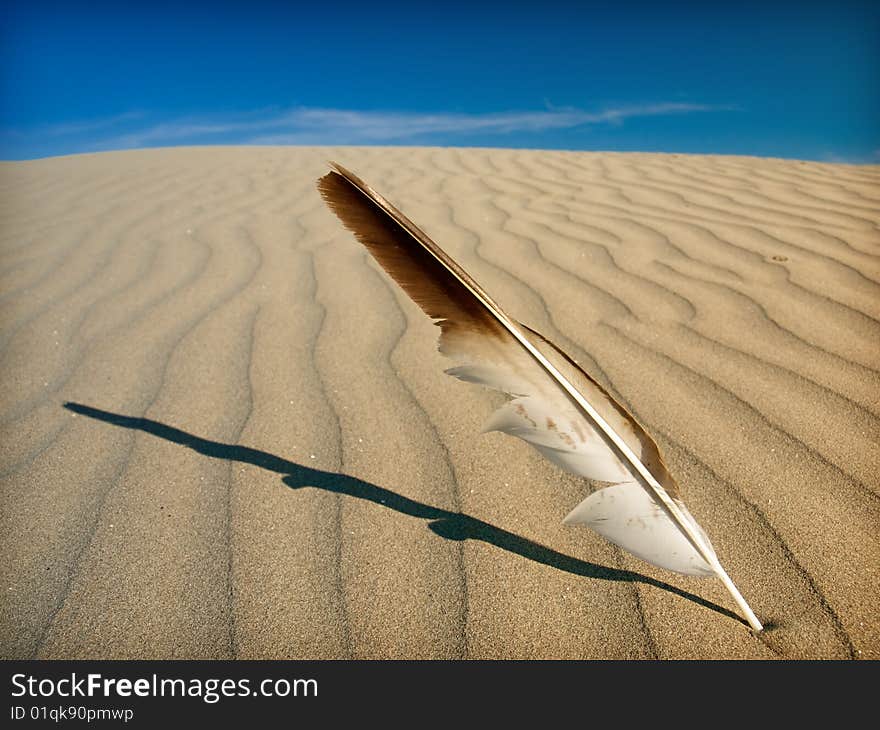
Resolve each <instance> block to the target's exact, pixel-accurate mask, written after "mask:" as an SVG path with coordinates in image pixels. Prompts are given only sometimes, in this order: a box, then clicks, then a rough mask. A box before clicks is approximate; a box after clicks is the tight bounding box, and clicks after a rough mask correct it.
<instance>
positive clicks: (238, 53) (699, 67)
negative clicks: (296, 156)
mask: <svg viewBox="0 0 880 730" xmlns="http://www.w3.org/2000/svg"><path fill="white" fill-rule="evenodd" d="M415 5H417V3H415V2H411V3H382V2H378V0H377V1H376V2H359V3H350V2H345V1H342V2H323V3H322V2H316V1H315V0H310V1H309V2H287V3H281V2H260V0H252V1H251V2H235V3H233V2H226V3H224V2H222V0H217V2H214V3H210V4H208V3H196V2H189V3H187V2H185V0H179V1H178V2H176V3H168V2H164V1H163V0H154V2H151V3H140V2H136V1H133V2H130V3H125V2H123V1H121V0H118V1H117V2H114V3H103V2H101V1H100V0H98V1H95V2H80V3H76V2H74V0H68V2H41V0H31V1H30V2H9V1H7V2H6V3H4V4H3V6H2V10H0V13H2V15H0V84H2V86H0V101H2V106H0V158H2V159H29V158H35V157H45V156H50V155H62V154H73V153H78V152H91V151H99V150H113V149H126V148H132V147H161V146H172V145H191V144H334V145H335V144H339V145H341V144H395V145H396V144H408V145H442V146H449V145H452V146H490V147H525V148H546V149H574V150H620V151H660V152H698V153H717V154H741V155H760V156H773V157H790V158H799V159H812V160H823V161H844V162H873V163H880V2H847V1H846V0H838V1H837V2H824V3H819V2H810V1H809V0H800V2H773V1H772V0H765V2H763V3H751V2H749V0H743V1H741V2H736V3H733V2H732V3H729V4H720V3H713V2H708V1H706V2H687V3H685V2H679V3H676V2H655V3H647V2H626V1H625V0H621V1H620V2H616V3H603V4H599V3H590V2H573V1H572V2H553V0H543V1H540V2H539V1H538V0H534V1H533V2H528V3H517V2H516V0H509V2H506V3H492V2H479V0H471V2H459V1H458V0H447V2H442V3H441V2H438V3H431V4H421V5H420V7H412V6H415ZM77 6H79V7H77Z"/></svg>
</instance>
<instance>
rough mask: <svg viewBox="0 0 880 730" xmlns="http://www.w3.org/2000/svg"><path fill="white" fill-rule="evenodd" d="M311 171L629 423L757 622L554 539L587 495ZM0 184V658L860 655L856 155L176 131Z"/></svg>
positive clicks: (870, 583)
mask: <svg viewBox="0 0 880 730" xmlns="http://www.w3.org/2000/svg"><path fill="white" fill-rule="evenodd" d="M328 159H335V160H338V161H339V162H341V163H342V164H344V165H346V166H348V167H350V168H351V169H353V170H355V171H356V172H358V173H359V174H360V175H362V176H363V177H364V178H365V179H366V180H367V181H369V182H370V183H371V184H372V185H373V186H374V187H375V188H376V189H377V190H379V191H380V192H382V193H383V194H385V195H386V196H387V197H389V198H390V199H391V200H393V201H395V202H396V203H397V204H398V205H399V206H400V207H401V208H402V209H403V210H404V211H406V212H407V214H409V215H410V216H411V217H412V218H413V219H414V220H415V221H417V222H418V223H419V224H420V225H422V226H423V227H424V228H425V229H426V230H427V231H428V232H429V234H431V235H432V236H433V237H434V238H435V239H436V240H437V241H438V242H439V243H440V244H441V245H442V246H444V247H445V248H446V249H447V251H449V253H450V254H451V255H452V256H453V257H455V258H456V259H458V260H459V261H460V262H461V263H462V264H463V265H464V266H465V268H467V269H468V270H469V271H470V272H471V273H472V274H473V275H474V276H475V277H476V278H477V280H478V281H480V282H481V283H482V284H483V286H484V287H485V288H486V289H487V290H488V291H489V292H491V293H492V294H493V296H494V297H495V298H496V299H497V300H498V301H499V302H500V303H501V304H502V305H503V306H504V307H505V308H506V309H507V310H508V311H509V312H510V313H511V314H512V315H513V316H515V317H516V318H518V319H520V320H521V321H524V322H526V323H528V324H530V325H531V326H533V327H535V328H536V329H538V330H540V331H542V332H543V333H544V334H545V335H547V336H548V337H550V338H551V339H553V340H554V341H556V342H557V343H558V344H560V345H561V346H562V347H564V348H565V349H567V350H568V351H569V352H570V353H571V354H572V356H574V357H575V358H576V359H578V360H579V362H580V363H581V364H582V365H583V366H584V367H585V368H586V369H588V370H589V371H590V372H592V373H593V374H594V375H595V377H597V378H598V379H599V380H600V381H601V382H603V384H605V385H606V386H607V387H608V388H609V389H610V390H611V391H612V392H613V393H615V394H616V395H617V396H619V398H620V399H621V400H622V401H623V402H624V403H626V404H627V405H628V406H629V407H630V408H631V410H632V411H633V412H634V413H635V414H636V416H637V417H638V418H639V420H641V421H642V423H644V424H645V426H646V427H647V428H648V430H649V431H650V432H652V433H653V434H654V435H655V436H656V438H657V439H658V441H659V442H660V444H661V447H662V449H663V450H664V452H665V453H666V455H667V461H668V462H669V465H670V467H671V469H672V471H673V473H674V474H676V475H677V477H678V480H679V482H680V483H681V485H682V489H683V493H684V498H685V501H686V502H687V504H688V505H689V507H690V509H691V511H692V512H693V514H694V515H695V516H696V517H697V519H698V520H699V522H700V523H701V524H702V525H703V527H704V528H705V529H706V531H707V532H708V534H709V535H710V536H711V538H712V540H713V543H714V545H715V547H716V549H717V552H718V555H719V557H720V558H721V560H722V562H723V563H724V564H725V566H726V567H727V569H728V572H729V573H730V575H731V577H732V578H733V579H734V581H735V582H736V583H737V585H738V586H739V587H740V589H741V590H742V592H743V594H744V595H745V596H746V598H747V599H748V600H749V602H750V603H751V605H752V607H753V608H754V609H755V611H756V613H757V614H758V616H759V617H760V618H761V619H762V620H764V621H765V622H766V623H767V624H768V630H767V631H766V632H764V633H763V634H762V635H760V636H755V635H753V634H752V633H751V632H749V631H748V629H747V628H746V627H745V626H744V625H743V623H742V622H741V621H740V620H739V619H738V618H737V616H736V613H735V606H734V605H733V604H732V601H731V600H730V598H729V596H728V595H727V593H726V592H725V590H724V588H723V587H722V586H721V585H720V583H718V581H714V580H700V579H696V578H685V577H682V576H678V575H676V574H672V573H668V572H665V571H663V570H661V569H658V568H654V567H653V566H651V565H648V564H646V563H643V562H641V561H639V560H637V559H636V558H634V557H632V556H630V555H628V554H625V553H623V552H622V551H620V550H618V549H617V548H615V547H613V546H611V545H610V544H609V543H607V542H605V541H604V540H603V539H602V538H600V537H599V536H597V535H594V534H593V533H591V532H589V531H587V530H584V529H577V528H570V527H565V526H563V525H562V524H561V520H562V518H563V516H564V515H565V514H566V513H567V512H568V511H569V509H570V508H571V507H572V506H573V505H574V504H576V503H577V502H578V501H580V499H582V498H583V496H585V494H586V493H587V492H588V490H589V486H588V485H587V484H586V483H583V482H581V481H579V480H577V479H575V478H574V477H571V476H568V475H565V474H563V473H562V472H560V471H559V470H558V469H556V468H555V467H554V466H552V465H551V464H549V463H548V462H546V461H544V460H543V459H542V458H541V457H540V456H539V455H538V454H537V452H535V451H533V450H532V449H530V448H529V447H528V446H527V445H525V444H523V443H522V442H520V441H517V440H515V439H511V438H509V437H506V436H503V435H501V434H498V433H494V434H484V435H481V434H480V428H481V425H482V423H483V422H484V421H485V419H486V418H487V417H488V415H489V414H490V412H491V411H492V409H493V407H494V406H496V405H498V404H499V402H500V399H499V396H498V395H496V394H492V393H490V392H488V391H485V390H482V389H480V388H478V387H476V386H470V385H467V384H464V383H460V382H458V381H455V380H453V379H452V378H449V377H448V376H445V375H443V373H442V370H443V368H444V367H448V366H449V364H448V362H447V361H445V360H444V358H443V357H442V356H440V355H439V354H438V353H437V352H436V349H435V343H436V337H437V330H436V328H434V327H433V326H432V325H431V324H430V322H429V321H428V320H427V319H426V318H425V317H424V315H423V314H422V313H421V312H420V311H419V310H418V309H417V308H416V307H415V305H413V304H412V302H411V301H410V300H409V299H408V298H407V297H406V296H405V295H404V294H402V293H401V292H400V290H399V289H398V288H397V287H396V286H395V285H394V284H393V283H392V282H391V281H390V280H389V279H388V278H387V277H386V276H385V275H384V273H382V272H381V271H380V269H379V268H378V267H377V266H376V265H375V264H374V262H373V261H372V260H371V259H369V258H368V256H367V255H366V253H365V252H364V250H363V249H362V248H361V247H360V246H359V245H357V244H356V243H355V242H354V240H353V238H352V236H351V235H350V234H349V233H348V232H347V231H345V230H344V229H343V228H342V226H341V225H340V224H339V222H338V221H337V219H336V218H335V217H334V216H333V215H332V214H331V213H330V212H329V211H328V210H327V209H326V207H325V206H324V204H323V203H322V201H321V200H320V197H319V196H318V193H317V191H316V189H315V180H316V179H317V178H318V177H319V176H320V175H322V174H324V173H325V172H326V170H327V166H326V164H325V161H326V160H328ZM0 187H2V195H0V208H2V228H0V237H2V247H0V299H2V306H0V313H2V314H0V318H2V322H0V348H2V350H0V362H2V364H0V368H2V370H0V374H2V379H0V439H2V444H3V448H2V450H0V476H2V487H0V488H2V515H0V548H2V554H3V556H4V560H3V561H2V563H0V656H2V657H5V658H12V657H41V658H73V657H76V658H86V657H100V658H147V657H149V658H153V657H156V658H166V657H180V658H184V657H185V658H228V657H237V658H270V657H271V658H350V657H354V658H385V657H401V658H460V657H468V658H618V659H643V658H778V657H781V658H827V659H831V658H873V659H877V658H880V612H878V610H877V602H878V595H880V529H878V528H880V494H878V488H880V483H878V477H877V475H878V473H880V449H878V437H880V428H878V417H880V388H878V369H880V321H878V320H880V232H878V221H880V167H877V166H848V165H830V164H818V163H802V162H794V161H782V160H769V159H751V158H737V157H698V156H682V155H648V154H593V153H568V152H523V151H502V150H477V149H473V150H456V149H406V148H394V149H379V148H363V149H356V148H333V149H329V148H325V149H308V148H302V149H296V148H195V149H169V150H150V151H137V152H123V153H106V154H97V155H84V156H73V157H66V158H55V159H47V160H40V161H34V162H22V163H2V164H0ZM65 404H67V405H65Z"/></svg>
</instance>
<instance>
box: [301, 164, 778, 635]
mask: <svg viewBox="0 0 880 730" xmlns="http://www.w3.org/2000/svg"><path fill="white" fill-rule="evenodd" d="M330 164H331V165H332V167H333V168H334V171H332V172H330V173H328V174H327V175H325V176H324V177H322V178H321V179H320V180H319V181H318V189H319V191H320V193H321V195H322V197H323V198H324V200H325V201H326V203H327V204H328V205H329V207H330V208H331V210H332V211H333V212H334V213H335V214H336V215H337V216H338V217H339V219H340V220H341V221H342V223H343V224H344V225H345V226H346V228H348V229H349V230H350V231H351V232H352V233H354V235H355V237H356V238H357V240H358V241H359V242H360V243H361V244H363V245H364V246H365V247H366V248H367V250H368V251H369V252H370V254H371V255H372V256H373V257H374V258H375V259H376V261H377V262H378V263H379V264H380V265H381V266H382V267H383V268H384V269H385V271H386V272H387V273H388V274H389V275H390V276H391V277H392V278H393V279H394V280H395V281H396V282H397V283H398V284H399V285H400V286H401V288H403V290H404V291H405V292H406V293H407V294H408V295H409V296H410V297H411V298H412V299H413V301H414V302H416V304H418V305H419V306H420V307H421V309H422V310H423V311H424V312H425V313H426V314H427V315H428V316H429V317H431V318H432V319H433V320H434V321H435V324H437V325H439V327H440V330H441V333H440V341H439V349H440V351H441V352H442V353H443V354H444V355H447V356H448V357H450V358H452V359H453V360H454V361H455V362H456V363H457V364H456V365H455V366H454V367H452V368H450V369H448V370H447V371H446V372H447V373H448V374H450V375H452V376H454V377H456V378H459V379H460V380H464V381H467V382H471V383H479V384H481V385H485V386H488V387H490V388H494V389H496V390H500V391H502V392H504V393H507V394H508V395H510V396H512V399H511V400H509V401H508V402H507V403H506V404H505V405H504V406H502V407H501V408H500V409H499V410H498V411H496V412H495V413H494V414H493V415H492V417H491V418H490V419H489V421H488V422H487V424H486V426H485V429H484V430H486V431H495V430H497V431H502V432H504V433H507V434H510V435H512V436H516V437H518V438H520V439H522V440H524V441H526V442H527V443H529V444H530V445H532V446H533V447H534V448H535V449H537V450H538V451H539V452H540V453H541V454H542V455H543V456H545V457H546V458H547V459H549V460H550V461H552V462H553V463H554V464H556V465H557V466H559V467H560V468H562V469H564V470H566V471H568V472H571V473H573V474H576V475H578V476H582V477H585V478H587V479H590V480H593V481H598V482H605V483H607V484H606V486H603V487H601V488H599V489H597V490H596V491H595V492H593V493H592V494H591V495H590V496H588V497H587V498H586V499H585V500H584V501H583V502H581V503H580V504H578V505H577V506H576V507H575V508H574V509H573V510H571V512H570V513H569V514H568V516H567V517H566V518H565V520H564V522H565V523H566V524H583V525H586V526H588V527H590V528H592V529H593V530H595V531H596V532H598V533H599V534H601V535H603V536H604V537H606V538H607V539H608V540H610V541H611V542H613V543H615V544H616V545H618V546H620V547H622V548H624V549H626V550H628V551H629V552H631V553H633V554H634V555H636V556H638V557H640V558H642V559H644V560H646V561H648V562H650V563H652V564H654V565H657V566H659V567H662V568H666V569H669V570H673V571H676V572H678V573H682V574H685V575H698V576H707V575H715V576H717V577H718V578H720V579H721V580H722V581H723V582H724V585H725V587H726V588H727V589H728V591H730V593H731V595H732V596H733V598H734V600H735V601H736V602H737V604H738V605H739V607H740V608H741V609H742V611H743V613H744V615H745V616H746V619H747V621H748V623H749V624H750V625H751V626H752V628H753V629H755V630H756V631H760V630H762V626H761V623H760V622H759V621H758V619H757V617H756V616H755V614H754V613H753V612H752V610H751V608H750V607H749V605H748V604H747V603H746V602H745V599H743V597H742V595H741V594H740V593H739V591H738V590H737V588H736V586H735V585H734V584H733V582H732V581H731V580H730V578H729V577H728V575H727V573H726V572H725V571H724V569H723V568H722V567H721V564H720V562H719V561H718V558H717V556H716V555H715V551H714V549H713V548H712V545H711V543H710V542H709V539H708V538H707V536H706V534H705V532H703V530H702V529H701V528H700V526H699V525H698V524H697V522H696V520H694V518H693V516H692V515H691V514H690V512H689V511H688V510H687V508H686V507H685V505H684V503H683V502H682V501H681V495H680V490H679V488H678V485H677V484H676V482H675V480H674V479H673V477H672V475H671V474H670V473H669V470H668V469H667V467H666V464H665V463H664V461H663V458H662V456H661V454H660V450H659V448H658V447H657V444H656V443H655V442H654V440H653V439H652V438H651V437H650V435H648V433H647V432H646V431H645V429H644V428H643V427H642V426H641V425H640V424H639V423H638V422H637V421H636V419H635V418H634V417H633V416H632V414H630V413H629V412H628V411H627V410H626V408H624V407H623V406H622V405H621V404H620V403H618V402H617V401H616V400H615V399H614V398H613V397H612V396H611V395H610V394H609V393H607V392H606V391H605V390H604V389H603V388H602V387H601V386H600V385H599V383H597V382H596V381H595V380H594V379H593V378H591V377H590V376H589V375H588V374H587V373H585V372H584V371H583V370H582V369H581V368H580V367H579V366H578V365H577V364H576V363H575V362H574V361H573V360H572V359H571V358H570V357H568V356H567V355H566V354H565V353H564V352H563V351H562V350H560V349H559V348H558V347H557V346H556V345H554V344H553V343H552V342H550V341H549V340H547V339H546V338H544V337H543V336H542V335H540V334H539V333H538V332H535V331H534V330H532V329H530V328H528V327H526V326H525V325H522V324H520V323H518V322H516V321H515V320H514V319H513V318H511V317H510V316H508V315H507V314H506V313H505V312H504V311H503V310H502V309H501V307H500V306H499V305H498V304H497V303H496V302H495V301H494V300H493V299H492V298H491V297H490V296H489V295H488V294H487V293H486V292H485V290H484V289H483V288H482V287H481V286H480V285H479V284H477V282H476V281H474V279H473V278H472V277H471V276H470V275H469V274H468V273H467V272H466V271H465V270H464V269H462V267H461V266H459V265H458V264H457V263H456V262H455V261H453V260H452V259H451V258H450V257H449V256H448V255H447V254H446V253H445V252H444V251H443V250H442V249H441V248H440V247H439V246H437V244H436V243H434V241H432V240H431V239H430V238H429V237H428V236H427V235H426V234H425V233H424V232H423V231H422V230H421V229H419V228H418V227H417V226H416V225H415V224H414V223H412V222H411V221H410V220H409V219H408V218H407V217H406V216H405V215H404V214H403V213H401V212H400V211H399V210H398V209H397V208H395V207H394V206H393V205H391V203H389V202H388V201H387V200H385V198H383V197H382V196H381V195H379V194H378V193H376V192H375V191H374V190H373V189H372V188H371V187H370V186H369V185H367V184H366V183H365V182H364V181H363V180H361V179H360V178H359V177H357V176H356V175H354V174H353V173H351V172H349V171H348V170H346V169H345V168H344V167H342V166H340V165H337V164H335V163H330Z"/></svg>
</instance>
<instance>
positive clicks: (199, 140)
mask: <svg viewBox="0 0 880 730" xmlns="http://www.w3.org/2000/svg"><path fill="white" fill-rule="evenodd" d="M730 108H732V107H718V106H708V105H704V104H683V103H664V104H651V105H642V106H627V107H616V108H609V109H604V110H602V111H598V112H587V111H583V110H580V109H548V110H543V111H526V112H501V113H494V114H466V113H459V112H437V113H423V112H394V111H391V112H387V111H358V110H351V109H326V108H311V107H299V108H295V109H291V110H287V111H281V112H279V111H275V112H269V113H265V114H259V113H250V114H249V115H246V116H245V117H241V116H239V117H225V118H223V117H213V118H204V117H203V118H192V117H190V118H181V119H176V120H170V121H166V122H162V123H160V124H156V125H153V126H150V127H145V128H142V129H137V130H133V131H131V132H128V133H126V134H124V135H120V136H117V137H114V138H112V139H108V140H105V142H104V143H103V144H102V147H105V146H106V148H113V149H119V148H128V147H142V146H156V145H162V144H181V143H192V144H211V143H212V142H214V143H220V142H222V143H224V144H229V143H237V144H265V145H272V144H279V145H284V144H315V145H317V144H327V145H346V144H377V143H383V142H388V143H392V142H402V141H404V142H405V141H411V140H418V139H430V138H432V137H443V138H444V139H450V138H454V137H455V136H459V135H467V134H474V133H480V134H501V135H503V134H509V133H511V132H542V131H546V130H553V129H567V128H573V127H578V126H582V125H587V124H602V123H605V124H608V123H612V124H613V123H621V122H623V121H624V120H626V119H629V118H632V117H648V116H658V115H667V114H686V113H692V112H708V111H719V110H723V109H730Z"/></svg>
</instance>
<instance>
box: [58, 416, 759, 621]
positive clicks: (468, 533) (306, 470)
mask: <svg viewBox="0 0 880 730" xmlns="http://www.w3.org/2000/svg"><path fill="white" fill-rule="evenodd" d="M64 407H65V408H66V409H67V410H69V411H72V412H73V413H77V414H79V415H82V416H87V417H89V418H93V419H95V420H98V421H103V422H104V423H109V424H112V425H114V426H119V427H121V428H128V429H132V430H135V431H143V432H144V433H148V434H150V435H152V436H156V437H157V438H161V439H164V440H165V441H170V442H172V443H176V444H180V445H181V446H184V447H186V448H188V449H192V450H193V451H195V452H197V453H199V454H203V455H204V456H208V457H211V458H214V459H224V460H227V461H238V462H241V463H243V464H251V465H253V466H257V467H259V468H261V469H266V470H267V471H272V472H275V473H278V474H283V475H284V476H283V478H282V481H283V482H284V484H286V485H287V486H288V487H290V488H291V489H306V488H312V489H323V490H324V491H327V492H332V493H334V494H343V495H346V496H350V497H354V498H356V499H363V500H366V501H368V502H373V503H374V504H377V505H380V506H382V507H385V508H387V509H390V510H394V511H395V512H398V513H400V514H403V515H407V516H409V517H416V518H419V519H423V520H429V523H428V529H430V530H431V531H432V532H434V533H435V534H436V535H438V536H440V537H442V538H444V539H446V540H455V541H459V542H460V541H463V540H479V541H480V542H484V543H487V544H489V545H493V546H494V547H496V548H498V549H500V550H504V551H506V552H509V553H513V554H515V555H519V556H520V557H522V558H525V559H526V560H531V561H533V562H535V563H540V564H541V565H546V566H548V567H550V568H554V569H556V570H561V571H563V572H566V573H571V574H573V575H579V576H583V577H586V578H597V579H600V580H610V581H626V582H631V583H643V584H645V585H650V586H653V587H655V588H659V589H661V590H664V591H668V592H669V593H673V594H675V595H677V596H680V597H681V598H684V599H686V600H688V601H692V602H693V603H696V604H698V605H700V606H703V607H704V608H708V609H709V610H711V611H715V612H716V613H719V614H721V615H723V616H726V617H728V618H731V619H733V620H735V621H737V622H739V623H745V622H744V621H743V620H742V619H741V618H740V617H739V616H737V615H736V614H735V613H734V612H733V611H730V610H728V609H726V608H724V607H723V606H719V605H718V604H716V603H713V602H712V601H708V600H706V599H704V598H701V597H700V596H697V595H694V594H693V593H690V592H688V591H685V590H682V589H681V588H677V587H675V586H672V585H670V584H668V583H665V582H663V581H660V580H656V579H654V578H650V577H648V576H645V575H642V574H641V573H636V572H635V571H631V570H619V569H617V568H609V567H606V566H603V565H598V564H596V563H590V562H588V561H586V560H581V559H579V558H573V557H571V556H569V555H565V554H563V553H560V552H557V551H556V550H553V549H551V548H548V547H545V546H544V545H540V544H538V543H536V542H532V541H531V540H528V539H526V538H524V537H521V536H519V535H516V534H514V533H512V532H509V531H507V530H504V529H502V528H500V527H495V526H494V525H491V524H489V523H488V522H484V521H483V520H478V519H476V518H475V517H471V516H470V515H466V514H462V513H461V512H452V511H450V510H445V509H440V508H439V507H433V506H431V505H428V504H424V503H422V502H417V501H416V500H413V499H409V498H408V497H404V496H402V495H400V494H397V493H396V492H392V491H391V490H389V489H385V488H384V487H380V486H378V485H376V484H372V483H370V482H367V481H364V480H363V479H358V478H356V477H351V476H347V475H345V474H337V473H335V472H328V471H322V470H320V469H312V468H310V467H307V466H304V465H302V464H297V463H296V462H293V461H288V460H287V459H282V458H281V457H279V456H275V455H274V454H269V453H267V452H265V451H260V450H258V449H252V448H249V447H247V446H238V445H234V444H224V443H221V442H219V441H210V440H208V439H204V438H201V437H199V436H195V435H193V434H190V433H187V432H186V431H181V430H180V429H178V428H174V427H173V426H168V425H166V424H164V423H160V422H158V421H153V420H150V419H149V418H138V417H133V416H124V415H121V414H118V413H111V412H109V411H102V410H100V409H98V408H92V407H91V406H86V405H82V404H80V403H65V404H64Z"/></svg>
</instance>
